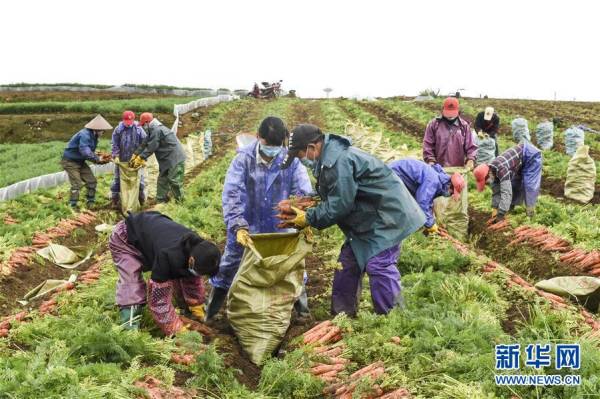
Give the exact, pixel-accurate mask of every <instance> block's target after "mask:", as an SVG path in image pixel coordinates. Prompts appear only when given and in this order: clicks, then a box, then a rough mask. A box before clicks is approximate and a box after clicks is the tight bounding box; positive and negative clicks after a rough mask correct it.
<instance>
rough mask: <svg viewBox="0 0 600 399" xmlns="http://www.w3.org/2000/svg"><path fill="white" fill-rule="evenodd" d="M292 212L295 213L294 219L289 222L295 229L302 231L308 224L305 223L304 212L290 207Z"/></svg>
mask: <svg viewBox="0 0 600 399" xmlns="http://www.w3.org/2000/svg"><path fill="white" fill-rule="evenodd" d="M292 210H293V211H294V212H295V213H296V217H295V218H293V219H292V220H290V223H292V224H293V225H294V227H296V228H297V229H303V228H305V227H306V226H308V223H307V222H306V212H304V211H303V210H302V209H299V208H296V207H295V206H292Z"/></svg>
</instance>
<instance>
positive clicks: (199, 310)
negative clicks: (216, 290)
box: [189, 304, 206, 320]
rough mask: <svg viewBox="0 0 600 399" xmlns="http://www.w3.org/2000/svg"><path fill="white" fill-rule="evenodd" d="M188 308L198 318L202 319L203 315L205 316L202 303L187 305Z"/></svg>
mask: <svg viewBox="0 0 600 399" xmlns="http://www.w3.org/2000/svg"><path fill="white" fill-rule="evenodd" d="M189 309H190V312H192V314H193V315H194V316H196V317H197V318H198V319H200V320H204V317H205V316H206V312H205V311H204V304H201V305H196V306H189Z"/></svg>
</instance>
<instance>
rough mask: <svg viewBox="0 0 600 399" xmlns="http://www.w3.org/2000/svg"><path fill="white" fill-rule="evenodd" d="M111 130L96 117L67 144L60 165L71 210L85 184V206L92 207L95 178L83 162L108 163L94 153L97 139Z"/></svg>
mask: <svg viewBox="0 0 600 399" xmlns="http://www.w3.org/2000/svg"><path fill="white" fill-rule="evenodd" d="M109 129H112V126H111V125H110V124H109V123H108V122H107V121H106V119H104V118H103V117H102V116H101V115H96V117H95V118H94V119H92V120H91V121H90V122H88V123H87V124H86V125H85V127H84V128H83V129H81V130H80V131H78V132H77V133H75V135H73V137H71V140H69V142H68V143H67V147H66V148H65V151H64V152H63V156H62V160H61V162H60V164H61V165H62V167H63V169H64V170H65V172H67V176H68V178H69V183H70V184H71V194H70V196H69V204H70V205H71V207H73V208H77V207H78V204H77V203H78V202H79V191H80V190H81V188H82V187H83V185H84V184H85V186H86V188H87V198H86V199H87V206H88V207H92V206H93V205H94V203H95V201H96V185H97V181H96V177H95V176H94V174H93V173H92V170H91V169H90V167H89V166H88V165H87V164H86V162H85V161H90V162H93V163H96V164H105V163H108V162H109V161H108V160H104V159H101V158H100V157H99V156H98V155H97V154H96V153H95V151H96V147H97V146H98V139H99V138H100V136H102V134H103V133H104V131H105V130H109Z"/></svg>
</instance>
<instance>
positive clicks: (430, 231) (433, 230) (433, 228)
mask: <svg viewBox="0 0 600 399" xmlns="http://www.w3.org/2000/svg"><path fill="white" fill-rule="evenodd" d="M439 231H440V229H439V227H438V225H437V224H435V223H434V224H433V226H431V227H425V230H423V234H425V235H426V236H428V235H430V234H438V233H439Z"/></svg>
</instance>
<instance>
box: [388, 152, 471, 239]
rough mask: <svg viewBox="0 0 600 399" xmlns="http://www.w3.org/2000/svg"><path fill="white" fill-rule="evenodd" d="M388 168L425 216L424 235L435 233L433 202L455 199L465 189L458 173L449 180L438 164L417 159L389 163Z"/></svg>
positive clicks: (462, 179)
mask: <svg viewBox="0 0 600 399" xmlns="http://www.w3.org/2000/svg"><path fill="white" fill-rule="evenodd" d="M388 166H389V167H390V168H391V169H392V170H393V171H394V173H395V174H396V176H398V177H399V178H400V180H402V182H403V183H404V185H405V186H406V188H407V189H408V191H409V192H410V194H411V195H412V196H413V198H414V199H415V200H416V201H417V204H419V206H420V207H421V210H422V211H423V213H424V214H425V217H426V220H425V225H424V227H425V233H426V234H435V233H437V232H438V226H437V224H436V222H435V216H434V215H433V200H434V199H436V198H437V197H440V196H444V197H449V196H450V195H454V197H455V198H456V197H457V196H458V195H460V193H461V191H462V190H463V188H464V187H465V181H464V178H463V177H462V176H461V174H460V173H455V174H454V175H452V178H450V176H448V174H447V173H446V172H444V169H442V167H441V166H440V165H439V164H434V165H428V164H427V163H425V162H423V161H421V160H418V159H408V158H407V159H400V160H398V161H393V162H390V163H389V164H388Z"/></svg>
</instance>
